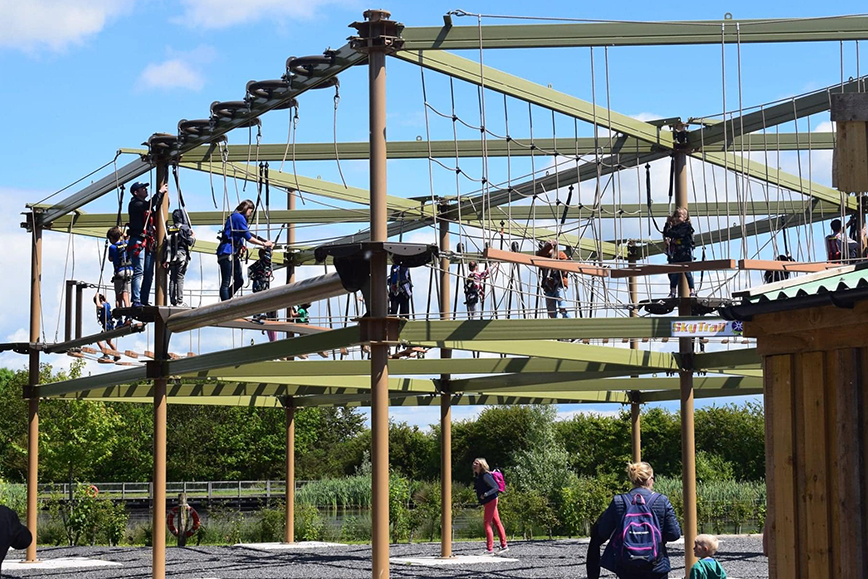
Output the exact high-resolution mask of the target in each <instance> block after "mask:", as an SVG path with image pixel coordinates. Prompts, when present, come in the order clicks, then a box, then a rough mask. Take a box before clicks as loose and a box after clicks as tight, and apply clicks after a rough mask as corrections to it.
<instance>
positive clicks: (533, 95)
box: [394, 50, 674, 149]
mask: <svg viewBox="0 0 868 579" xmlns="http://www.w3.org/2000/svg"><path fill="white" fill-rule="evenodd" d="M394 56H395V57H396V58H399V59H401V60H404V61H406V62H410V63H412V64H416V65H419V66H422V67H425V68H427V69H430V70H434V71H437V72H440V73H443V74H446V75H448V76H451V77H453V78H457V79H460V80H463V81H466V82H469V83H471V84H475V85H477V86H480V85H484V86H485V88H488V89H491V90H493V91H495V92H499V93H501V94H505V95H507V96H511V97H514V98H517V99H519V100H523V101H525V102H529V103H533V104H536V105H539V106H542V107H545V108H547V109H549V110H552V111H555V112H558V113H561V114H564V115H567V116H570V117H573V118H576V119H579V120H582V121H586V122H589V123H595V124H597V125H599V126H601V127H608V128H610V129H611V130H613V131H617V132H619V133H622V134H624V135H627V136H631V137H636V138H637V139H641V140H643V141H646V142H648V143H654V144H657V145H660V146H661V147H663V148H665V149H672V148H673V147H674V143H673V140H672V132H671V131H664V130H662V129H660V128H659V127H655V126H654V125H651V124H649V123H646V122H643V121H639V120H636V119H634V118H632V117H628V116H627V115H623V114H621V113H618V112H615V111H610V110H608V109H606V108H603V107H601V106H596V107H595V106H594V105H593V104H592V103H589V102H587V101H584V100H581V99H578V98H576V97H573V96H570V95H568V94H565V93H562V92H559V91H556V90H554V89H551V88H546V87H544V86H542V85H540V84H537V83H534V82H530V81H528V80H525V79H523V78H521V77H517V76H513V75H511V74H507V73H505V72H503V71H500V70H497V69H495V68H491V67H490V66H482V67H480V65H479V63H478V62H474V61H472V60H469V59H466V58H462V57H460V56H457V55H454V54H450V53H448V52H429V53H422V52H418V51H416V52H412V51H407V50H402V51H400V52H397V53H395V54H394ZM480 69H481V70H480ZM480 72H481V74H480Z"/></svg>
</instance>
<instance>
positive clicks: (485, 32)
mask: <svg viewBox="0 0 868 579" xmlns="http://www.w3.org/2000/svg"><path fill="white" fill-rule="evenodd" d="M527 20H531V21H532V20H533V19H527ZM486 22H491V20H490V19H487V20H486ZM736 24H738V25H739V26H740V34H738V35H737V34H736ZM480 36H481V44H482V48H557V47H563V48H566V47H583V46H659V45H669V44H678V45H686V44H715V45H717V44H720V43H721V41H724V42H726V43H731V44H735V43H736V42H740V43H742V44H750V43H756V42H816V41H830V40H864V39H865V38H868V18H866V17H864V16H838V17H832V18H795V19H789V18H786V19H768V20H767V19H762V20H698V21H681V22H588V23H568V24H537V23H533V24H509V25H493V24H485V25H484V26H483V27H482V30H481V31H480V29H479V27H477V26H449V27H447V26H442V27H437V26H425V27H416V26H412V27H408V28H405V29H404V32H403V33H402V37H403V38H404V49H405V50H462V49H465V50H471V49H476V50H478V49H479V47H480Z"/></svg>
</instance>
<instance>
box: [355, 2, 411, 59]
mask: <svg viewBox="0 0 868 579" xmlns="http://www.w3.org/2000/svg"><path fill="white" fill-rule="evenodd" d="M391 15H392V14H391V13H390V12H387V11H386V10H366V11H365V14H364V16H365V18H367V19H368V20H366V21H364V22H353V23H352V24H350V28H355V29H356V30H357V31H358V32H359V35H358V36H350V37H349V38H348V39H347V40H349V41H350V46H351V47H352V48H353V49H355V50H358V51H359V52H364V53H371V52H386V53H391V52H397V51H398V50H400V49H401V48H402V47H403V46H404V39H403V38H401V33H402V32H403V31H404V25H403V24H401V23H400V22H395V21H394V20H388V18H389V16H391Z"/></svg>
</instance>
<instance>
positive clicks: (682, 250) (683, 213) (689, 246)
mask: <svg viewBox="0 0 868 579" xmlns="http://www.w3.org/2000/svg"><path fill="white" fill-rule="evenodd" d="M663 241H664V242H665V243H666V258H667V261H668V262H669V263H690V262H691V261H693V248H694V247H695V244H694V242H693V225H692V224H691V223H690V215H689V214H688V213H687V209H686V208H684V207H676V208H675V211H674V212H673V213H672V215H670V216H669V217H668V218H667V219H666V225H664V226H663ZM684 277H686V278H687V286H688V287H689V288H690V297H694V296H696V291H695V289H694V287H693V273H692V272H689V271H685V272H684ZM680 279H681V274H680V273H670V274H669V297H670V298H674V297H676V296H677V295H678V282H679V281H680Z"/></svg>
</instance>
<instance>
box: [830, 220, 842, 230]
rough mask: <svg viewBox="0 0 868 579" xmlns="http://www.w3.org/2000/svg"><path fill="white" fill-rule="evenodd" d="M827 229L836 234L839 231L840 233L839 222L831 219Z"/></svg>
mask: <svg viewBox="0 0 868 579" xmlns="http://www.w3.org/2000/svg"><path fill="white" fill-rule="evenodd" d="M829 227H831V228H832V231H833V232H835V233H838V232H839V231H841V220H840V219H833V220H832V223H830V224H829Z"/></svg>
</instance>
